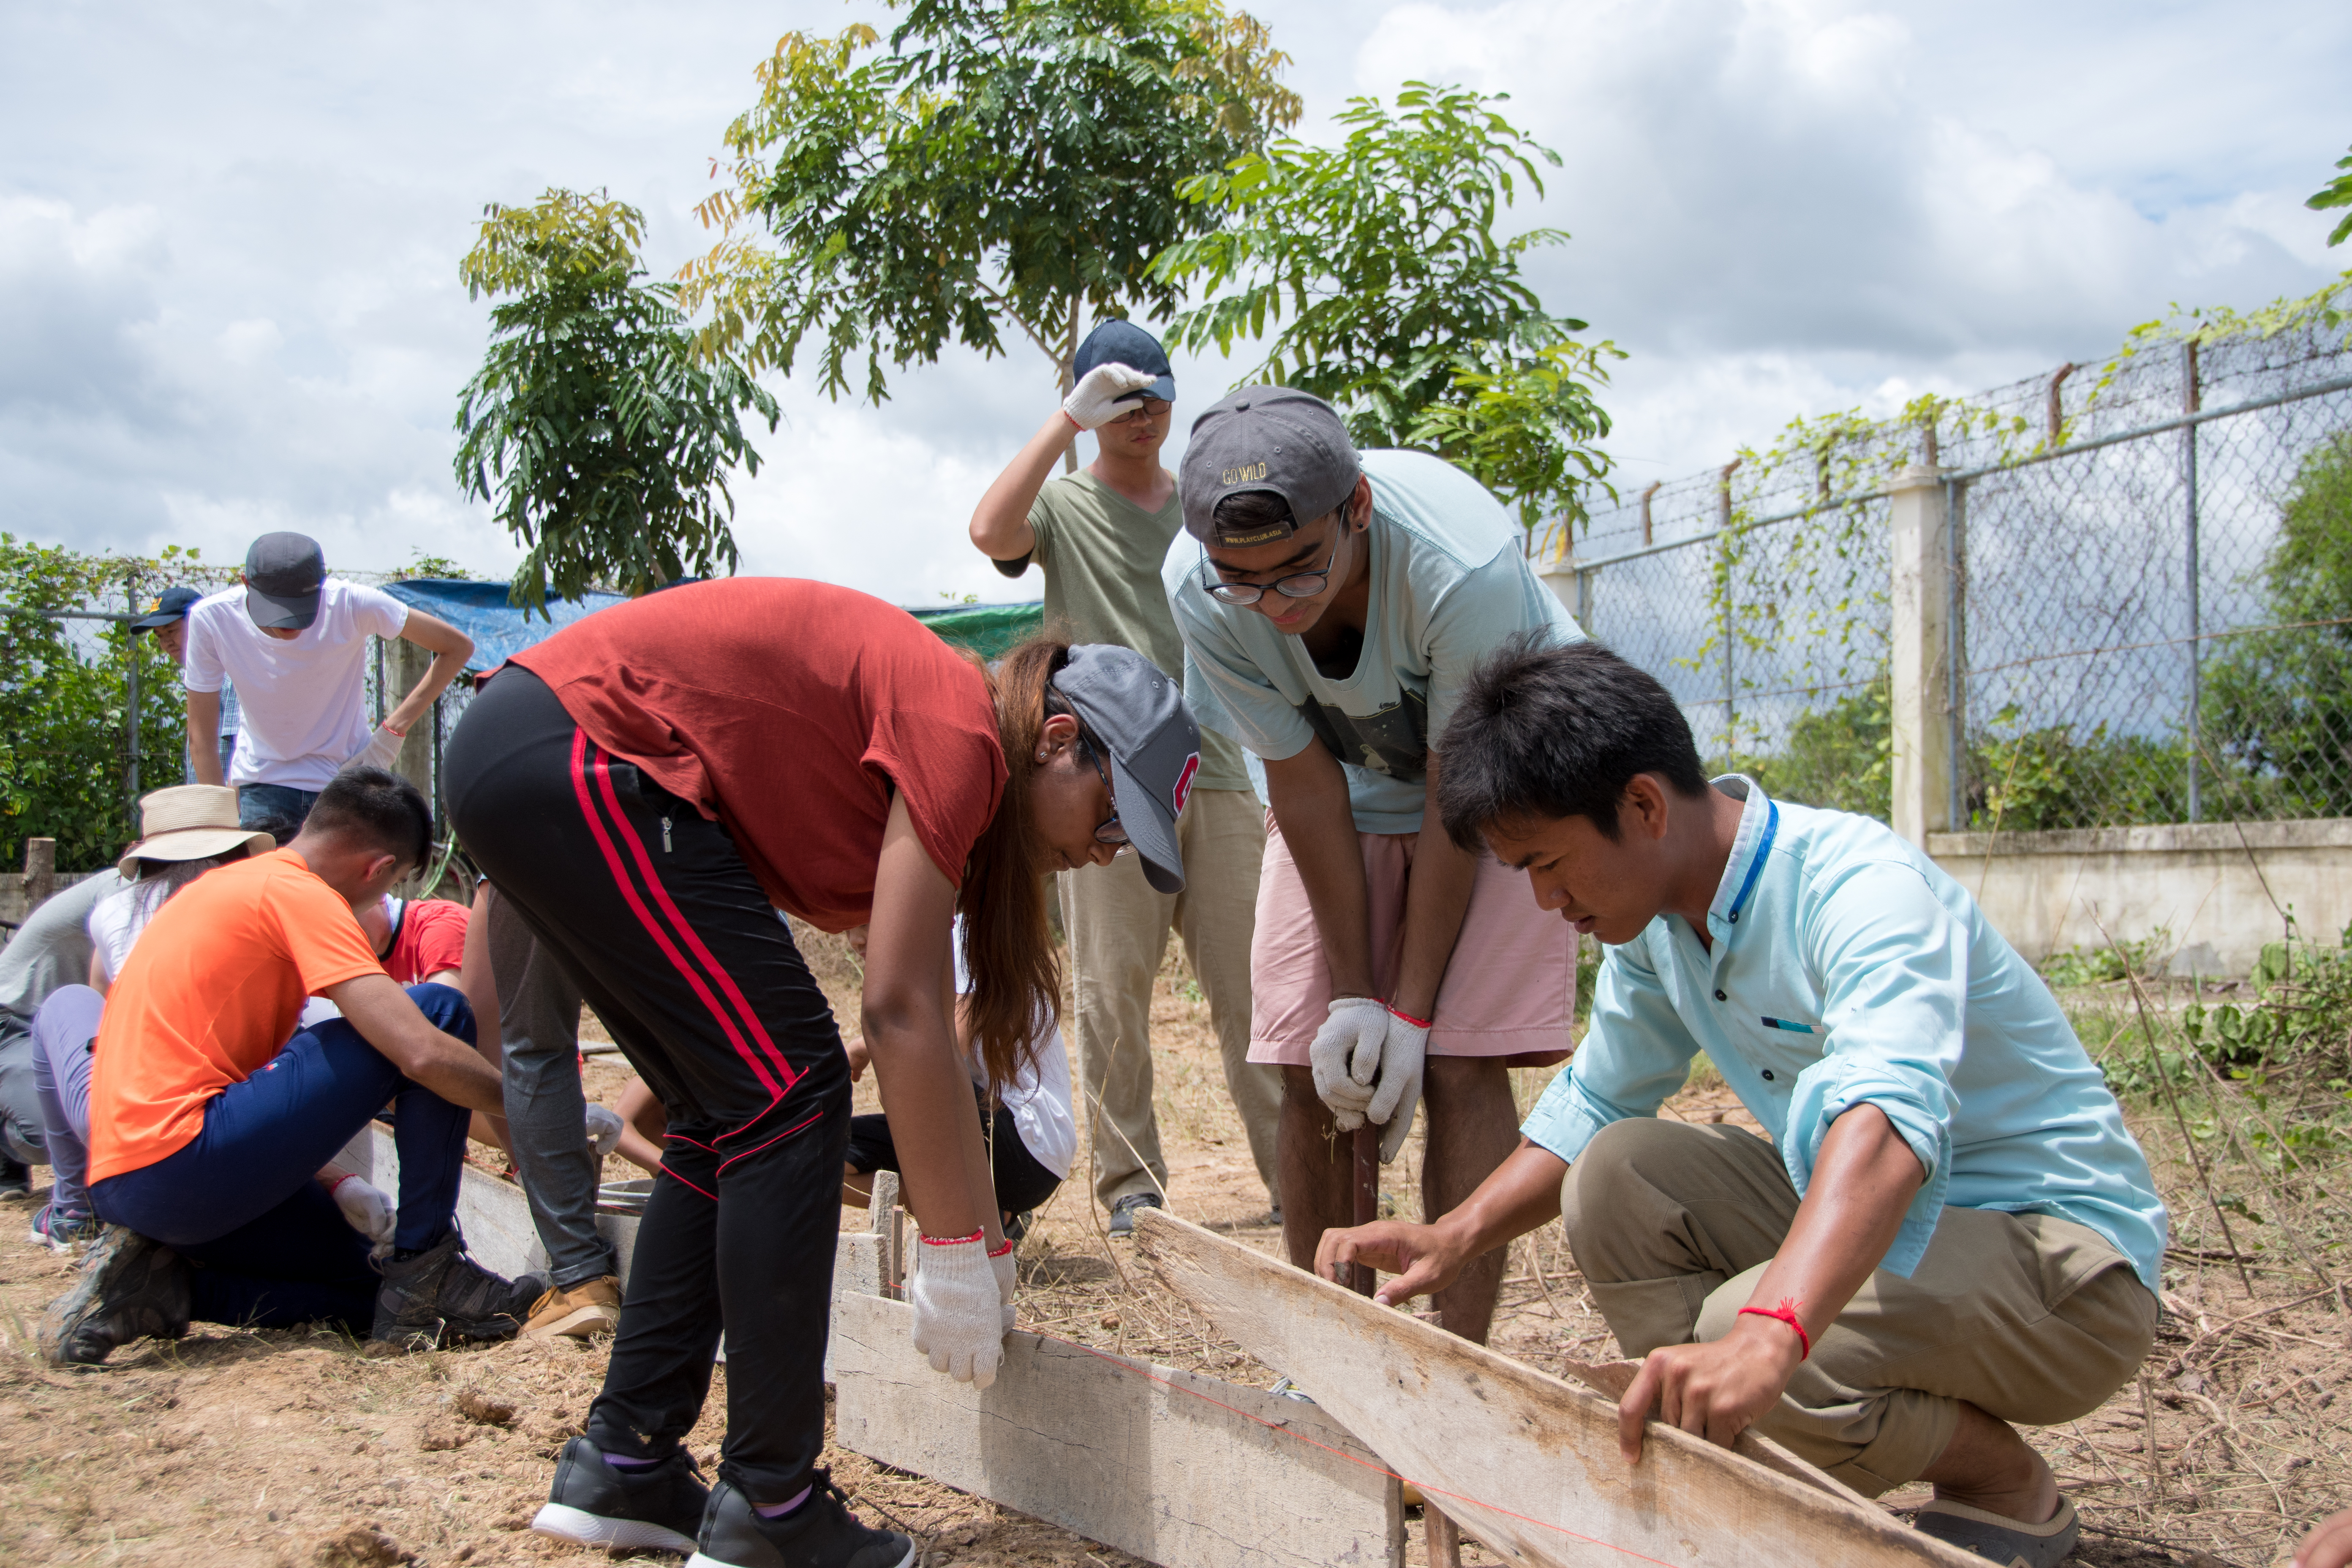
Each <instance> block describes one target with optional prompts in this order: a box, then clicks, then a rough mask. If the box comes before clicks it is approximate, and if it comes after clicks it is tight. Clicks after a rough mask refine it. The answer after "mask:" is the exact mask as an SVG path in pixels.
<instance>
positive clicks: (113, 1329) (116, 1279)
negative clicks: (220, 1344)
mask: <svg viewBox="0 0 2352 1568" xmlns="http://www.w3.org/2000/svg"><path fill="white" fill-rule="evenodd" d="M188 1272H189V1271H188V1264H187V1260H186V1259H185V1258H182V1257H181V1256H180V1255H179V1254H178V1253H176V1252H174V1251H173V1250H172V1249H171V1248H170V1247H166V1246H164V1245H163V1243H162V1242H160V1241H151V1240H149V1239H148V1238H147V1237H143V1236H141V1235H140V1234H139V1233H138V1232H136V1231H133V1230H129V1229H126V1228H124V1227H123V1226H119V1225H110V1226H106V1228H105V1229H104V1230H102V1231H100V1233H99V1237H98V1239H97V1241H95V1242H94V1243H92V1244H91V1246H90V1248H89V1251H88V1252H87V1253H85V1254H83V1256H82V1260H81V1273H80V1274H79V1275H78V1276H77V1277H76V1278H75V1279H74V1282H73V1288H72V1289H69V1290H68V1291H67V1292H66V1293H65V1294H64V1295H62V1296H60V1297H58V1299H57V1300H54V1301H52V1302H50V1303H49V1310H47V1311H46V1312H44V1313H42V1314H41V1331H40V1340H41V1355H42V1357H43V1358H44V1359H46V1360H47V1362H48V1363H49V1364H50V1365H51V1366H96V1365H97V1364H98V1363H100V1362H102V1361H104V1360H105V1359H106V1357H107V1354H108V1352H110V1351H112V1350H113V1349H115V1347H117V1346H118V1345H127V1344H129V1343H130V1342H131V1341H133V1340H136V1339H142V1338H146V1337H148V1336H151V1335H152V1337H154V1338H156V1339H161V1340H176V1339H178V1338H179V1337H180V1336H181V1335H183V1334H184V1333H186V1332H187V1331H188V1309H189V1307H190V1305H191V1304H192V1302H193V1299H194V1289H193V1286H192V1284H191V1282H190V1280H189V1278H188Z"/></svg>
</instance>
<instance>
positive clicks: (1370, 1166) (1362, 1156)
mask: <svg viewBox="0 0 2352 1568" xmlns="http://www.w3.org/2000/svg"><path fill="white" fill-rule="evenodd" d="M1349 1148H1350V1150H1351V1152H1353V1154H1354V1157H1355V1172H1354V1181H1353V1184H1352V1190H1353V1191H1354V1193H1355V1199H1356V1205H1355V1215H1356V1218H1355V1223H1356V1224H1358V1225H1370V1224H1371V1223H1372V1221H1374V1220H1376V1219H1378V1218H1380V1217H1381V1130H1380V1129H1379V1128H1377V1127H1374V1126H1373V1125H1371V1123H1370V1122H1366V1123H1365V1124H1364V1125H1363V1126H1361V1127H1359V1128H1357V1129H1356V1131H1355V1132H1354V1134H1353V1140H1352V1142H1351V1143H1350V1145H1349ZM1348 1289H1350V1290H1353V1291H1354V1292H1355V1293H1356V1294H1357V1295H1359V1296H1369V1295H1370V1294H1371V1293H1372V1292H1373V1291H1374V1290H1376V1289H1380V1273H1379V1271H1378V1270H1377V1269H1375V1268H1373V1267H1372V1266H1371V1265H1370V1264H1369V1263H1350V1264H1349V1265H1348Z"/></svg>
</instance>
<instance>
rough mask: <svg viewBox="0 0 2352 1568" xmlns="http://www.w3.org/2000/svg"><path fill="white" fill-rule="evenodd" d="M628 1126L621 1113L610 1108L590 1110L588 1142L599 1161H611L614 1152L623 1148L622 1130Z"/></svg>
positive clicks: (595, 1107) (602, 1107) (592, 1106)
mask: <svg viewBox="0 0 2352 1568" xmlns="http://www.w3.org/2000/svg"><path fill="white" fill-rule="evenodd" d="M627 1125H628V1123H626V1122H625V1121H622V1120H621V1113H620V1112H619V1111H617V1110H613V1109H612V1108H611V1107H609V1106H604V1105H591V1106H590V1107H589V1108H588V1142H589V1145H590V1146H591V1147H592V1148H593V1149H594V1150H595V1151H596V1158H597V1159H599V1160H605V1159H609V1158H610V1157H611V1156H612V1152H613V1151H614V1150H615V1149H617V1148H619V1147H620V1146H621V1129H622V1128H624V1127H625V1126H627Z"/></svg>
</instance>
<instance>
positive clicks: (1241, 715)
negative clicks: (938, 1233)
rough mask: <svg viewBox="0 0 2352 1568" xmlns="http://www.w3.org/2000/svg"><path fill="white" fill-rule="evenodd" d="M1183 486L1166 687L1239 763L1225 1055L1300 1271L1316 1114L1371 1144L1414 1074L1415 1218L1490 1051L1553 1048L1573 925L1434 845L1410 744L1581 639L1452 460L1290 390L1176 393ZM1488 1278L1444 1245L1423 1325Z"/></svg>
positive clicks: (1440, 1199) (1490, 1269) (1465, 1184)
mask: <svg viewBox="0 0 2352 1568" xmlns="http://www.w3.org/2000/svg"><path fill="white" fill-rule="evenodd" d="M1183 496H1184V526H1185V528H1186V529H1187V530H1188V531H1190V532H1191V533H1192V537H1193V538H1194V539H1196V540H1198V541H1199V542H1200V544H1201V554H1202V555H1204V556H1205V557H1206V559H1205V560H1195V561H1192V562H1181V563H1179V562H1171V565H1170V571H1171V584H1170V601H1171V605H1172V606H1173V609H1174V612H1175V616H1176V625H1177V628H1178V629H1179V630H1180V631H1181V632H1182V633H1183V637H1184V655H1185V685H1186V689H1187V692H1188V694H1190V695H1191V696H1192V700H1193V705H1194V707H1195V708H1196V710H1198V711H1199V712H1200V714H1201V718H1202V722H1203V723H1204V724H1206V725H1207V726H1209V727H1210V728H1211V729H1223V730H1225V731H1228V732H1229V733H1231V734H1233V735H1234V736H1235V737H1236V738H1238V739H1239V740H1240V741H1241V742H1242V743H1243V744H1244V746H1246V747H1247V748H1248V749H1249V750H1250V751H1252V752H1255V753H1256V754H1257V755H1258V756H1259V757H1260V758H1261V759H1263V760H1264V763H1265V783H1266V794H1267V796H1268V799H1269V803H1270V805H1271V806H1272V808H1273V809H1272V820H1271V825H1270V826H1269V828H1268V832H1267V837H1266V845H1265V871H1264V874H1263V876H1262V877H1261V879H1260V880H1259V883H1258V900H1257V923H1256V931H1255V936H1254V938H1253V939H1252V945H1251V952H1250V988H1251V993H1252V994H1253V995H1254V996H1255V998H1256V1007H1255V1016H1254V1018H1253V1021H1252V1024H1251V1031H1250V1034H1251V1038H1250V1059H1251V1060H1252V1061H1255V1062H1273V1063H1277V1064H1279V1065H1280V1066H1281V1068H1282V1072H1283V1081H1284V1086H1285V1098H1284V1101H1283V1108H1282V1200H1283V1238H1284V1240H1285V1241H1286V1243H1287V1245H1288V1247H1289V1251H1290V1259H1291V1261H1292V1262H1293V1263H1295V1264H1297V1266H1299V1267H1300V1268H1306V1267H1307V1266H1308V1265H1310V1264H1311V1263H1312V1262H1313V1261H1314V1258H1315V1244H1316V1241H1317V1239H1318V1237H1321V1235H1322V1234H1323V1231H1324V1229H1325V1228H1326V1227H1327V1226H1337V1225H1345V1224H1347V1223H1348V1222H1349V1219H1351V1218H1352V1217H1353V1213H1352V1210H1353V1205H1352V1203H1351V1201H1350V1196H1349V1193H1350V1183H1349V1176H1350V1173H1351V1161H1350V1157H1349V1149H1348V1141H1347V1140H1346V1139H1344V1138H1339V1137H1336V1136H1335V1133H1338V1132H1347V1131H1353V1130H1354V1129H1356V1128H1359V1127H1360V1126H1362V1125H1363V1124H1364V1123H1365V1122H1366V1121H1370V1122H1372V1123H1373V1124H1375V1125H1377V1126H1379V1127H1380V1128H1381V1140H1380V1157H1381V1159H1382V1160H1383V1161H1387V1160H1392V1159H1394V1158H1395V1157H1396V1154H1397V1152H1398V1150H1399V1149H1400V1148H1402V1146H1403V1143H1404V1137H1405V1133H1406V1131H1407V1130H1408V1129H1409V1128H1410V1127H1411V1126H1412V1118H1413V1112H1414V1110H1415V1108H1416V1107H1417V1106H1418V1105H1419V1103H1420V1101H1421V1098H1422V1094H1423V1073H1424V1071H1426V1074H1427V1092H1428V1097H1429V1142H1428V1152H1427V1157H1426V1159H1425V1160H1424V1161H1423V1164H1422V1183H1421V1184H1422V1212H1423V1214H1441V1213H1443V1212H1444V1211H1445V1210H1446V1209H1448V1208H1451V1207H1452V1206H1453V1205H1455V1204H1457V1203H1459V1202H1461V1201H1462V1200H1463V1199H1464V1198H1465V1197H1467V1196H1468V1195H1469V1194H1470V1193H1471V1191H1472V1190H1473V1189H1474V1188H1475V1187H1476V1186H1477V1184H1479V1182H1480V1181H1481V1180H1483V1179H1484V1178H1485V1177H1486V1173H1488V1172H1489V1171H1492V1170H1493V1169H1494V1168H1495V1167H1496V1165H1497V1164H1499V1163H1501V1162H1502V1160H1503V1158H1504V1156H1506V1155H1507V1154H1508V1153H1509V1152H1511V1128H1512V1124H1513V1123H1514V1122H1515V1121H1517V1114H1518V1113H1517V1107H1516V1105H1514V1103H1513V1102H1512V1100H1511V1080H1510V1075H1509V1073H1508V1072H1507V1071H1506V1070H1505V1069H1507V1068H1512V1067H1536V1066H1549V1065H1550V1064H1551V1063H1554V1062H1557V1061H1559V1059H1560V1058H1563V1057H1565V1056H1566V1055H1567V1054H1568V1052H1569V1048H1570V1038H1569V1025H1570V1017H1571V1015H1572V1013H1573V1009H1574V1002H1575V994H1576V939H1575V938H1574V936H1573V935H1571V934H1570V931H1568V929H1567V928H1566V927H1565V926H1562V925H1560V924H1559V922H1558V921H1548V920H1544V919H1542V918H1541V916H1540V915H1539V913H1538V911H1537V910H1533V909H1530V908H1528V903H1527V900H1526V899H1525V898H1524V897H1522V896H1521V895H1520V893H1519V891H1518V889H1517V888H1516V887H1514V886H1513V883H1514V881H1515V880H1516V879H1514V878H1513V877H1512V876H1511V875H1510V873H1508V872H1507V871H1506V870H1505V869H1504V868H1502V867H1501V866H1500V865H1499V864H1497V863H1496V860H1495V859H1494V858H1493V857H1492V856H1489V855H1486V854H1485V853H1484V852H1483V851H1481V850H1479V849H1478V848H1477V847H1475V845H1474V846H1471V847H1457V846H1456V845H1454V843H1452V842H1450V841H1449V840H1448V839H1447V837H1446V836H1445V833H1444V829H1443V828H1442V827H1440V826H1439V825H1438V821H1437V810H1436V805H1435V795H1434V789H1435V786H1436V784H1437V783H1438V781H1439V780H1440V779H1441V778H1442V777H1443V776H1444V773H1443V770H1442V767H1441V760H1442V759H1441V756H1440V753H1439V752H1437V751H1435V750H1434V749H1433V747H1432V746H1431V744H1430V742H1431V739H1432V738H1433V736H1435V735H1436V734H1437V733H1438V731H1441V730H1442V729H1443V728H1444V725H1445V721H1446V720H1447V719H1448V718H1449V717H1451V716H1452V714H1453V712H1454V703H1455V701H1456V700H1457V699H1458V697H1459V695H1460V693H1461V690H1462V688H1463V686H1464V685H1465V683H1466V682H1467V681H1468V680H1469V679H1470V673H1471V671H1472V670H1473V669H1474V668H1475V667H1476V665H1477V662H1478V660H1479V659H1480V658H1483V657H1485V655H1486V653H1487V652H1488V651H1489V650H1490V649H1492V648H1493V647H1496V645H1497V644H1499V643H1500V642H1502V641H1503V640H1504V639H1505V638H1506V637H1509V636H1510V635H1511V634H1513V633H1514V632H1520V631H1534V632H1538V633H1540V634H1541V635H1543V636H1545V637H1551V638H1555V639H1558V640H1561V641H1572V640H1575V639H1577V638H1580V637H1582V636H1583V635H1584V634H1583V633H1582V632H1581V631H1580V630H1579V629H1578V628H1577V626H1576V623H1575V622H1574V621H1573V620H1572V619H1570V616H1569V615H1568V612H1567V611H1566V610H1564V609H1562V608H1561V607H1560V603H1559V600H1558V599H1557V598H1554V597H1553V596H1552V595H1551V593H1550V592H1549V590H1548V589H1546V588H1545V587H1544V585H1543V584H1541V583H1538V581H1536V578H1535V575H1534V574H1533V573H1532V572H1530V571H1529V570H1528V563H1527V562H1526V561H1525V560H1524V559H1522V557H1521V556H1520V553H1519V545H1518V540H1519V531H1518V530H1517V527H1515V526H1514V525H1513V524H1512V522H1511V520H1510V517H1509V516H1508V514H1507V513H1506V512H1505V511H1504V510H1503V508H1502V506H1501V504H1500V503H1498V502H1497V501H1496V500H1495V498H1494V497H1493V496H1491V495H1489V494H1488V493H1487V492H1486V489H1483V488H1482V487H1481V486H1480V485H1479V484H1478V482H1477V481H1476V480H1475V479H1472V478H1471V477H1470V476H1469V475H1467V474H1465V473H1464V472H1463V471H1462V470H1461V469H1459V468H1454V467H1453V466H1452V465H1450V464H1448V463H1445V462H1444V461H1442V460H1441V459H1439V458H1432V457H1428V456H1425V455H1423V454H1422V453H1418V452H1366V453H1363V454H1361V455H1360V456H1359V454H1358V453H1357V451H1356V449H1355V447H1354V446H1353V445H1352V444H1351V443H1350V442H1349V439H1348V433H1347V430H1346V428H1345V426H1342V425H1341V424H1340V423H1339V416H1338V415H1337V414H1335V413H1333V412H1332V410H1331V408H1330V406H1329V405H1327V404H1325V403H1323V402H1322V401H1321V400H1320V399H1318V398H1315V397H1310V396H1308V395H1307V394H1305V393H1303V392H1294V391H1292V390H1290V389H1288V388H1286V387H1279V386H1245V387H1243V388H1242V389H1241V390H1239V391H1237V392H1234V393H1231V394H1229V395H1226V396H1225V397H1224V399H1223V401H1221V402H1219V403H1217V404H1215V405H1213V406H1212V407H1211V408H1210V409H1209V410H1208V412H1207V413H1205V414H1203V415H1202V416H1201V417H1200V418H1199V419H1198V420H1197V421H1195V422H1194V424H1193V426H1192V445H1191V446H1190V447H1187V448H1186V450H1185V453H1184V467H1183ZM1424 1058H1426V1061H1425V1062H1424ZM1502 1279H1503V1269H1502V1260H1501V1259H1500V1258H1488V1259H1482V1260H1480V1261H1478V1262H1476V1263H1474V1264H1472V1265H1471V1266H1470V1267H1469V1268H1467V1270H1466V1271H1465V1273H1464V1275H1463V1277H1462V1279H1460V1280H1459V1281H1457V1282H1456V1283H1455V1284H1454V1285H1453V1286H1452V1287H1451V1288H1450V1289H1448V1290H1446V1292H1445V1293H1444V1295H1442V1296H1440V1297H1439V1298H1438V1300H1437V1307H1438V1310H1439V1312H1440V1315H1441V1320H1442V1321H1443V1322H1444V1326H1445V1327H1446V1328H1447V1329H1448V1330H1450V1331H1453V1332H1454V1333H1457V1334H1460V1335H1461V1336H1462V1337H1464V1338H1465V1339H1468V1340H1476V1341H1482V1342H1483V1341H1484V1340H1485V1339H1486V1330H1487V1326H1488V1325H1489V1323H1490V1322H1491V1321H1493V1318H1494V1314H1495V1296H1496V1291H1497V1290H1499V1289H1500V1288H1501V1286H1502Z"/></svg>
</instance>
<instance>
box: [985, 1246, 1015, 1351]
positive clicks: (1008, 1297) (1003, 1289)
mask: <svg viewBox="0 0 2352 1568" xmlns="http://www.w3.org/2000/svg"><path fill="white" fill-rule="evenodd" d="M988 1261H989V1264H990V1266H991V1267H992V1268H994V1269H995V1270H996V1290H997V1295H998V1296H999V1297H1000V1298H1001V1299H1002V1300H1003V1302H1004V1331H1005V1332H1006V1333H1008V1334H1009V1333H1011V1332H1012V1331H1013V1299H1014V1298H1015V1297H1016V1296H1018V1295H1019V1294H1020V1293H1021V1268H1020V1265H1018V1264H1016V1263H1014V1262H1013V1244H1012V1243H1011V1242H1009V1241H1008V1242H1006V1243H1005V1244H1004V1250H1003V1251H1002V1252H992V1253H990V1254H989V1255H988Z"/></svg>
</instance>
